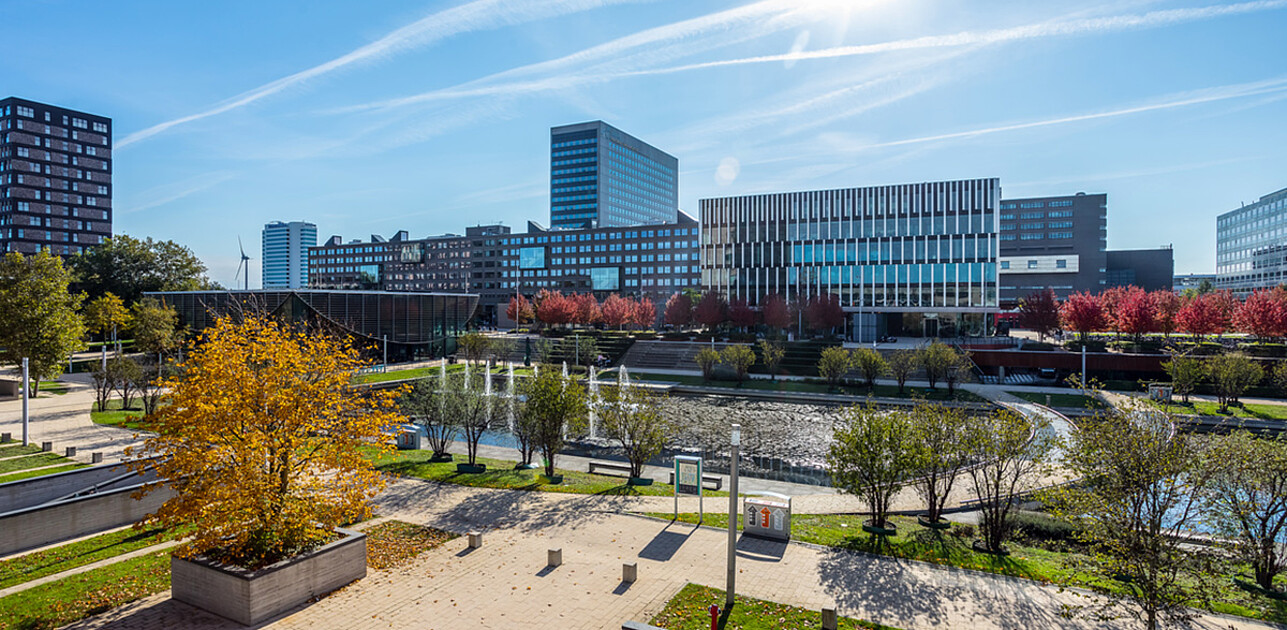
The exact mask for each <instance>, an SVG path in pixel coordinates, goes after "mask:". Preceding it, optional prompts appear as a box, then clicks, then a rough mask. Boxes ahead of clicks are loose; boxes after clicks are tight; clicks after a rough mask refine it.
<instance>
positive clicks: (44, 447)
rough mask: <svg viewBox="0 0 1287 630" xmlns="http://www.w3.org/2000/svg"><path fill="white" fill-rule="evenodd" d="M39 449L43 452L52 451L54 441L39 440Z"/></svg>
mask: <svg viewBox="0 0 1287 630" xmlns="http://www.w3.org/2000/svg"><path fill="white" fill-rule="evenodd" d="M40 450H41V451H42V452H45V453H52V452H54V443H53V442H41V443H40Z"/></svg>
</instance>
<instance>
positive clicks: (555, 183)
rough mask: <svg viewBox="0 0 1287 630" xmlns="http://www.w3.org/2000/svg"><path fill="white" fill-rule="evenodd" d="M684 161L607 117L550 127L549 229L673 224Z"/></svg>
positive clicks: (677, 205)
mask: <svg viewBox="0 0 1287 630" xmlns="http://www.w3.org/2000/svg"><path fill="white" fill-rule="evenodd" d="M678 209H679V161H678V160H676V159H675V158H674V157H673V156H670V155H668V154H666V153H665V152H663V151H661V150H659V149H657V148H656V147H653V146H652V145H649V144H647V143H645V142H643V141H641V140H639V139H638V138H635V137H634V136H631V135H630V134H627V133H625V132H622V131H621V130H619V129H616V128H614V127H612V126H611V125H608V124H606V123H604V122H602V121H594V122H588V123H578V124H575V125H565V126H562V127H554V128H553V129H551V130H550V227H551V228H553V229H581V228H592V227H623V226H630V225H643V224H651V223H673V222H675V220H676V213H677V212H678Z"/></svg>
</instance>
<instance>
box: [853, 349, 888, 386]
mask: <svg viewBox="0 0 1287 630" xmlns="http://www.w3.org/2000/svg"><path fill="white" fill-rule="evenodd" d="M851 356H852V361H853V364H854V367H856V368H858V371H859V372H862V377H863V379H865V380H866V381H867V389H875V388H876V379H878V378H880V377H881V376H882V375H884V374H885V372H887V371H889V363H888V362H886V361H885V357H883V356H881V355H880V353H879V352H877V351H876V350H874V349H872V348H858V349H857V350H854V351H853V352H852V353H851Z"/></svg>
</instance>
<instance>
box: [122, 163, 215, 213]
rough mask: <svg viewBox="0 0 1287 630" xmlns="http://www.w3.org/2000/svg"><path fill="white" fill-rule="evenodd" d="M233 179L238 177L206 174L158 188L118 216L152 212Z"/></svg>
mask: <svg viewBox="0 0 1287 630" xmlns="http://www.w3.org/2000/svg"><path fill="white" fill-rule="evenodd" d="M233 177H236V175H235V174H234V173H229V172H215V173H206V174H204V175H198V176H197V177H192V178H189V179H186V180H184V181H181V182H175V183H173V184H165V185H162V186H157V187H156V188H153V189H151V190H149V191H147V192H145V193H143V195H144V197H145V198H146V200H145V201H143V202H142V203H139V204H137V205H134V206H128V207H126V208H124V209H122V210H118V211H117V214H133V213H135V212H142V211H143V210H150V209H152V208H156V207H158V206H163V205H165V204H167V203H170V202H172V201H178V200H179V199H183V198H184V197H187V196H189V195H194V194H196V193H199V192H201V191H203V190H207V189H210V188H214V187H215V186H218V185H219V184H222V183H224V182H226V181H228V180H230V179H232V178H233Z"/></svg>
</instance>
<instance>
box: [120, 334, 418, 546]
mask: <svg viewBox="0 0 1287 630" xmlns="http://www.w3.org/2000/svg"><path fill="white" fill-rule="evenodd" d="M362 365H363V361H362V359H361V357H360V355H359V353H358V351H357V349H356V348H354V347H352V345H350V344H349V343H348V342H346V341H343V340H341V339H338V338H336V337H334V336H331V335H328V334H319V333H318V332H317V331H315V330H303V329H301V328H299V327H297V326H294V325H291V324H288V323H284V322H280V321H278V320H276V319H275V318H272V317H270V316H266V315H244V316H241V317H239V318H237V319H233V318H230V317H224V318H221V319H219V320H218V321H217V322H216V323H215V324H214V325H213V326H212V327H210V328H208V329H206V330H205V331H204V332H203V333H202V335H201V337H200V338H199V339H198V341H197V342H196V343H194V344H193V345H192V348H191V350H190V351H189V353H188V356H187V361H186V362H185V363H184V364H183V366H182V369H181V370H180V371H179V375H178V376H175V377H172V378H169V379H167V380H166V381H165V383H164V386H165V387H166V388H167V389H168V390H169V393H168V394H167V402H168V404H162V405H161V407H160V408H159V409H158V411H157V412H156V413H155V414H154V416H153V417H151V418H149V419H150V420H151V421H152V424H153V428H154V430H155V431H156V435H155V436H153V437H150V438H148V439H147V440H146V442H145V443H144V444H143V446H142V447H140V448H139V449H135V452H132V453H130V454H131V455H135V456H141V457H149V456H156V457H157V459H156V461H155V465H156V470H157V473H158V474H159V478H160V479H162V480H164V481H162V482H159V483H158V484H156V485H154V486H152V487H149V488H148V490H147V491H150V490H152V489H155V488H156V487H159V486H160V485H162V484H163V485H166V486H169V487H171V488H173V490H174V491H175V492H174V497H173V498H171V499H170V500H168V501H166V503H165V504H164V505H163V506H162V507H161V508H160V509H159V510H158V511H157V512H156V513H155V514H153V515H151V517H150V519H149V520H150V522H155V523H159V524H161V525H165V526H176V525H190V526H192V529H193V538H192V540H191V542H190V543H189V544H188V545H186V546H185V547H184V549H183V550H182V553H183V554H184V555H187V556H189V557H191V556H195V555H206V556H208V557H212V558H214V559H217V560H219V561H222V562H226V563H229V564H234V565H237V566H241V567H246V568H255V567H259V566H263V565H266V564H269V563H272V562H275V561H277V560H280V559H283V558H287V557H290V556H292V555H295V554H297V553H299V552H301V551H304V550H307V549H309V548H311V547H314V546H317V545H319V544H323V543H325V542H326V541H328V540H329V539H330V538H331V537H332V536H333V533H332V531H333V528H334V527H335V526H337V525H342V524H344V523H349V522H353V521H356V520H359V519H362V518H366V517H368V516H370V514H371V507H370V503H369V502H370V499H371V498H372V497H373V496H374V495H375V493H376V492H378V491H379V490H380V489H381V488H382V487H383V478H382V476H381V474H380V473H379V472H378V471H376V470H375V469H374V468H373V467H372V463H371V458H370V457H369V455H370V452H371V451H370V450H369V449H375V450H376V451H382V450H385V449H388V448H390V445H389V444H388V439H387V437H386V430H387V429H388V428H389V427H391V426H392V425H395V424H398V423H401V422H404V421H405V420H404V419H403V418H402V417H401V416H400V415H398V413H397V412H396V411H395V410H396V408H397V407H396V404H395V402H396V398H397V396H398V395H400V394H401V390H396V389H394V390H383V391H375V390H361V389H356V388H354V387H353V386H352V385H351V379H352V376H353V374H354V373H355V371H356V370H357V369H358V368H359V367H361V366H362ZM364 451H365V452H364ZM142 465H143V464H142V463H136V466H138V467H141V466H142Z"/></svg>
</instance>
